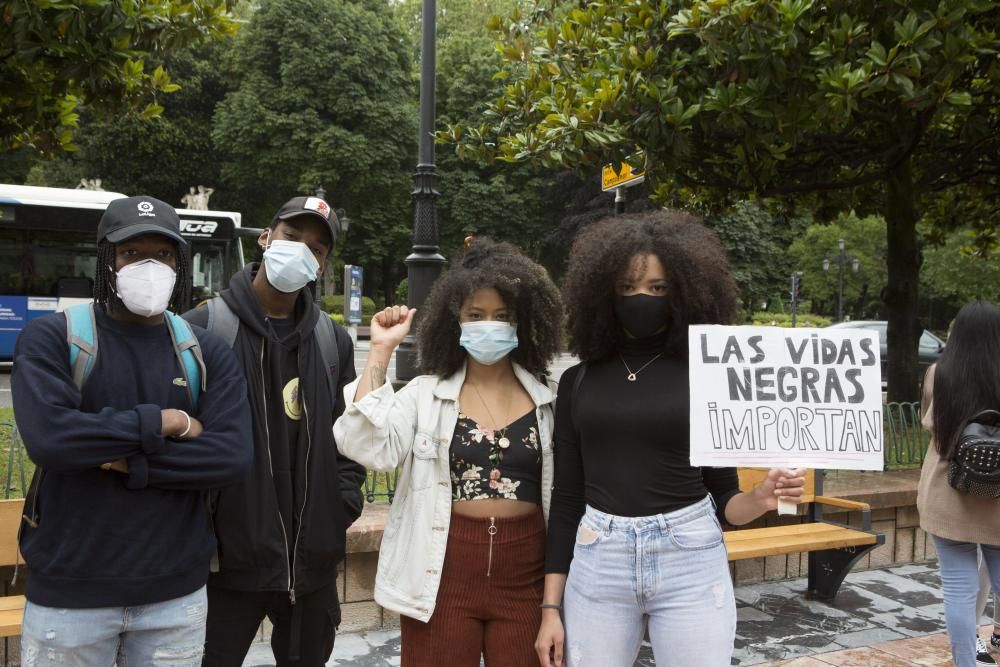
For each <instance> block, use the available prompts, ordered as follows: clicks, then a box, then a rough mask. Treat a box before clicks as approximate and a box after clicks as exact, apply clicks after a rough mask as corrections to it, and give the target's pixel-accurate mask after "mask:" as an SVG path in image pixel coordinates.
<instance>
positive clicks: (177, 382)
mask: <svg viewBox="0 0 1000 667" xmlns="http://www.w3.org/2000/svg"><path fill="white" fill-rule="evenodd" d="M173 383H174V385H175V386H177V387H186V386H188V381H187V380H185V379H184V378H174V380H173Z"/></svg>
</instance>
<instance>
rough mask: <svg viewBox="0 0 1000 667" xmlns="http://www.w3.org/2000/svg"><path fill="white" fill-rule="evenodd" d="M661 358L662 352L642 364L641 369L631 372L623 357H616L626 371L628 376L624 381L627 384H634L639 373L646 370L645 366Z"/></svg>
mask: <svg viewBox="0 0 1000 667" xmlns="http://www.w3.org/2000/svg"><path fill="white" fill-rule="evenodd" d="M661 356H663V353H662V352H660V353H659V354H657V355H656V356H655V357H653V358H652V359H650V360H649V361H647V362H646V363H644V364H643V365H642V368H640V369H639V370H637V371H633V370H632V369H631V368H629V367H628V362H626V361H625V357H623V356H622V355H621V354H619V355H618V358H619V359H621V360H622V363H623V364H625V370H626V371H628V375H626V376H625V379H626V380H628V381H629V382H635V381H636V379H637V378H638V377H639V373H641V372H643V371H644V370H646V366H649V365H650V364H651V363H653V362H654V361H656V360H657V359H659V358H660V357H661Z"/></svg>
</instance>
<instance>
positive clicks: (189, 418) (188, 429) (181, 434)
mask: <svg viewBox="0 0 1000 667" xmlns="http://www.w3.org/2000/svg"><path fill="white" fill-rule="evenodd" d="M177 412H179V413H181V414H182V415H184V419H186V420H187V428H186V429H184V432H183V433H180V434H178V435H177V437H178V438H183V437H184V436H186V435H187V434H188V433H189V432H190V431H191V415H189V414H188V413H186V412H184V411H183V410H178V411H177Z"/></svg>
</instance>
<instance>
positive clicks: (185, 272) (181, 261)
mask: <svg viewBox="0 0 1000 667" xmlns="http://www.w3.org/2000/svg"><path fill="white" fill-rule="evenodd" d="M174 250H175V251H176V253H177V255H176V256H177V279H176V280H175V281H174V291H173V294H171V295H170V304H169V305H168V306H167V307H168V308H169V309H170V310H172V311H175V312H177V311H180V312H184V311H185V310H187V309H188V306H189V305H190V303H191V258H190V254H189V252H188V246H187V244H186V243H176V242H175V243H174ZM94 301H95V302H96V303H98V304H100V305H101V306H104V310H105V312H107V313H121V312H125V311H126V310H128V309H127V308H125V304H124V303H122V300H121V299H120V298H119V297H118V294H117V293H116V292H115V244H114V243H112V242H111V241H108V240H107V239H101V241H100V242H99V243H98V244H97V272H96V275H95V277H94Z"/></svg>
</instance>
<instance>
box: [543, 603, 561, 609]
mask: <svg viewBox="0 0 1000 667" xmlns="http://www.w3.org/2000/svg"><path fill="white" fill-rule="evenodd" d="M538 607H539V608H540V609H558V610H559V611H562V605H561V604H545V603H544V602H543V603H542V604H540V605H538Z"/></svg>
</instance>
